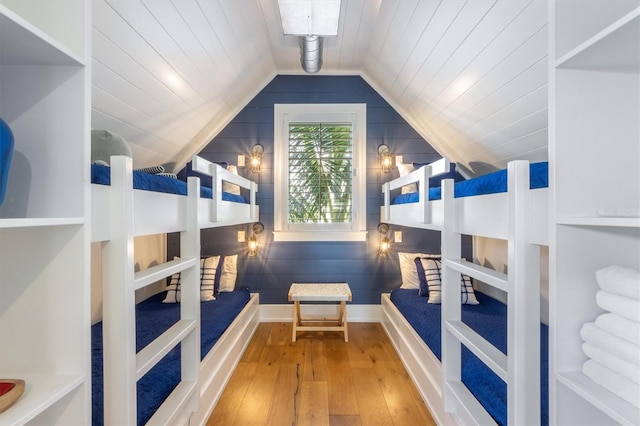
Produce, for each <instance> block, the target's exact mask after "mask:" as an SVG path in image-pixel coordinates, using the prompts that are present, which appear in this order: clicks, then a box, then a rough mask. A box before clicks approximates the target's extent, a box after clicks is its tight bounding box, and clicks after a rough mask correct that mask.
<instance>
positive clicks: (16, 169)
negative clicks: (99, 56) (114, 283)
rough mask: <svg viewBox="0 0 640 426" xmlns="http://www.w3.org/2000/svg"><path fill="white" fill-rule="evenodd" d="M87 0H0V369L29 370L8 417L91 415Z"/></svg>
mask: <svg viewBox="0 0 640 426" xmlns="http://www.w3.org/2000/svg"><path fill="white" fill-rule="evenodd" d="M90 6H91V2H90V1H88V0H58V1H55V2H53V1H51V2H49V1H47V2H43V1H40V0H0V117H2V119H3V120H4V121H6V122H7V124H8V125H9V127H10V128H11V130H12V132H13V134H14V138H15V147H14V154H13V161H12V164H11V168H10V171H9V178H8V184H7V193H6V196H5V200H4V202H3V204H2V205H1V206H0V270H1V271H2V280H1V281H0V294H1V295H2V296H1V297H0V342H2V349H1V351H0V352H1V354H0V378H7V379H11V378H22V379H24V380H25V382H26V389H25V393H24V395H23V396H22V397H21V398H20V399H19V400H18V401H17V402H16V403H15V405H13V406H12V407H11V408H9V409H8V410H7V411H5V412H4V413H2V414H0V425H14V424H18V425H20V424H51V425H53V424H65V425H66V424H90V423H91V420H90V419H91V413H90V407H91V394H90V390H91V383H90V380H91V379H90V377H91V376H90V359H91V358H90V353H89V348H90V344H89V343H90V337H91V336H90V312H89V311H90V294H89V287H90V285H89V271H90V266H89V265H90V259H89V253H90V251H89V247H90V227H89V226H88V223H87V222H88V219H87V218H89V217H90V215H89V206H90V203H89V184H88V182H89V167H88V164H89V144H88V141H89V128H90V108H91V105H90V70H89V64H90V57H91V56H90V53H89V51H90V45H91V43H90V39H89V34H90V33H89V30H90V16H91V15H90Z"/></svg>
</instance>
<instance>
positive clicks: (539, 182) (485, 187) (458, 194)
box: [391, 161, 549, 204]
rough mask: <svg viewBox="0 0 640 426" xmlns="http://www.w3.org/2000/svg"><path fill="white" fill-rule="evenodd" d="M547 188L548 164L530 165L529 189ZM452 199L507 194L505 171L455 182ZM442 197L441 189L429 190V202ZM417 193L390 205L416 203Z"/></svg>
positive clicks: (395, 199)
mask: <svg viewBox="0 0 640 426" xmlns="http://www.w3.org/2000/svg"><path fill="white" fill-rule="evenodd" d="M547 187H549V163H548V162H546V161H545V162H541V163H531V164H530V166H529V188H530V189H538V188H547ZM453 192H454V197H455V198H462V197H472V196H474V195H485V194H497V193H499V192H507V169H503V170H498V171H497V172H493V173H489V174H486V175H484V176H480V177H477V178H474V179H469V180H465V181H462V182H456V184H455V185H454V187H453ZM441 197H442V189H441V187H435V188H429V200H439V199H440V198H441ZM419 199H420V196H419V193H417V192H412V193H410V194H402V195H399V196H397V197H394V198H393V199H392V200H391V204H408V203H417V202H418V201H419Z"/></svg>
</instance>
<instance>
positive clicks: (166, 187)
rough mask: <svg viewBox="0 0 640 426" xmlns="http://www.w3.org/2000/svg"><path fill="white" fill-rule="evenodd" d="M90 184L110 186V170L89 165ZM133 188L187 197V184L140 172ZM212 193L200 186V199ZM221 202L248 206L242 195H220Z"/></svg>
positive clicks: (134, 179)
mask: <svg viewBox="0 0 640 426" xmlns="http://www.w3.org/2000/svg"><path fill="white" fill-rule="evenodd" d="M91 183H96V184H99V185H111V168H110V167H107V166H101V165H98V164H92V165H91ZM133 188H134V189H142V190H145V191H154V192H166V193H169V194H178V195H187V182H184V181H182V180H180V179H173V178H170V177H167V176H158V175H152V174H150V173H144V172H140V171H135V170H134V172H133ZM212 196H213V191H212V190H211V188H209V187H206V186H202V185H201V186H200V197H201V198H212ZM222 200H224V201H233V202H236V203H245V204H248V203H249V200H247V199H246V197H243V196H242V195H236V194H230V193H228V192H223V193H222Z"/></svg>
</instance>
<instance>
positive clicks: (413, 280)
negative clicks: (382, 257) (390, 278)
mask: <svg viewBox="0 0 640 426" xmlns="http://www.w3.org/2000/svg"><path fill="white" fill-rule="evenodd" d="M416 257H426V258H428V259H440V257H441V256H440V255H439V254H425V253H403V252H398V259H399V260H400V275H402V285H401V286H400V288H414V289H416V290H418V289H419V288H420V279H419V278H418V271H417V270H416V264H415V262H414V259H415V258H416Z"/></svg>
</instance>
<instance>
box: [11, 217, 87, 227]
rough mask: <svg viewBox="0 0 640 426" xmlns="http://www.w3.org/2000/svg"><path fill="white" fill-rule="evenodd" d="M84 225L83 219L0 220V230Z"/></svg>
mask: <svg viewBox="0 0 640 426" xmlns="http://www.w3.org/2000/svg"><path fill="white" fill-rule="evenodd" d="M84 223H85V218H84V217H60V218H17V219H0V229H2V228H37V227H45V226H64V225H82V224H84Z"/></svg>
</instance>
